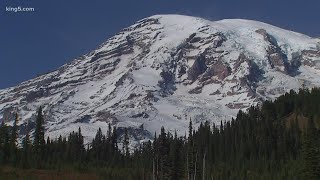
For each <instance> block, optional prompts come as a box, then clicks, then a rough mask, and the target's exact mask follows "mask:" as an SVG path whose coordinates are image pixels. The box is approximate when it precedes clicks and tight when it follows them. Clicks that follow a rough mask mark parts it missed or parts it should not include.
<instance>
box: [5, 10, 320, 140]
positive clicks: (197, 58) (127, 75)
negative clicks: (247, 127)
mask: <svg viewBox="0 0 320 180" xmlns="http://www.w3.org/2000/svg"><path fill="white" fill-rule="evenodd" d="M303 86H304V87H314V86H320V39H316V38H311V37H308V36H306V35H303V34H299V33H295V32H291V31H287V30H284V29H281V28H278V27H274V26H272V25H269V24H265V23H262V22H257V21H251V20H242V19H226V20H221V21H214V22H212V21H208V20H204V19H201V18H196V17H189V16H181V15H156V16H151V17H148V18H145V19H142V20H140V21H138V22H137V23H136V24H134V25H132V26H130V27H128V28H125V29H123V30H122V31H121V32H119V33H118V34H116V35H115V36H113V37H111V38H110V39H108V40H107V41H106V42H105V43H103V44H102V45H101V46H100V47H99V48H98V49H96V50H94V51H92V52H91V53H89V54H86V55H84V56H81V57H79V58H77V59H75V60H73V61H71V62H70V63H68V64H66V65H64V66H62V67H61V68H59V69H57V70H55V71H53V72H50V73H47V74H44V75H41V76H38V77H36V78H34V79H31V80H29V81H26V82H23V83H21V84H20V85H18V86H16V87H11V88H7V89H3V90H0V118H1V120H0V121H3V120H4V121H5V122H7V123H8V124H10V123H11V121H12V120H13V118H12V117H13V113H14V112H15V111H18V112H19V115H20V117H21V121H20V124H21V132H22V133H23V129H24V127H25V126H24V125H25V124H26V123H27V121H30V122H31V123H32V122H33V121H34V120H35V112H36V109H37V108H38V107H39V106H43V107H44V114H45V117H46V122H45V123H46V129H47V135H49V136H51V137H52V138H55V137H57V136H58V135H60V134H61V135H67V134H69V133H70V132H71V131H72V130H77V128H78V127H81V128H82V132H83V134H84V136H85V137H86V139H87V140H91V139H92V138H93V136H94V135H95V133H96V131H97V129H98V128H99V127H100V128H101V129H102V130H103V131H104V132H106V131H107V126H108V123H111V124H112V125H113V126H117V127H119V128H120V129H119V131H121V127H130V129H129V133H130V136H131V137H132V140H135V141H132V142H133V143H138V142H139V141H140V140H141V141H143V139H145V138H146V139H149V138H152V136H153V133H154V132H155V131H158V130H159V129H160V127H161V126H164V127H165V128H166V129H168V130H170V131H174V130H177V132H178V134H180V135H184V134H185V132H186V130H187V127H188V122H189V119H190V118H191V119H192V120H193V122H194V123H195V124H196V125H199V124H200V122H203V121H206V120H208V121H211V122H216V123H220V121H221V120H223V121H224V120H230V119H231V117H232V116H234V115H236V113H237V111H238V110H239V109H246V108H247V107H249V106H251V105H256V104H257V103H259V102H261V101H262V100H266V99H274V98H275V97H277V96H279V95H281V94H284V93H285V92H287V91H289V90H290V89H294V90H298V89H299V88H301V87H303Z"/></svg>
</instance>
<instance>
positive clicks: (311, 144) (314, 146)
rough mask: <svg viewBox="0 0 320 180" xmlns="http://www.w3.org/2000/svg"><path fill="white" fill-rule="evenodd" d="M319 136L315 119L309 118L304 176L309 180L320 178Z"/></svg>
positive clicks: (305, 142) (304, 147)
mask: <svg viewBox="0 0 320 180" xmlns="http://www.w3.org/2000/svg"><path fill="white" fill-rule="evenodd" d="M318 137H319V134H318V131H317V130H316V128H315V124H314V122H313V118H309V121H308V128H307V129H306V132H305V137H304V142H303V162H304V168H303V170H304V175H305V177H306V178H307V179H319V178H320V153H319V140H318Z"/></svg>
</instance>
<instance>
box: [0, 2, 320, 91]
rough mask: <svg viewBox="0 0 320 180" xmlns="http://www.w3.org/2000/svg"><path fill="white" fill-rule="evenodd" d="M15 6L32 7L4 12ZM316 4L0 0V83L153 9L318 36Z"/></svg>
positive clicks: (52, 63)
mask: <svg viewBox="0 0 320 180" xmlns="http://www.w3.org/2000/svg"><path fill="white" fill-rule="evenodd" d="M16 6H23V7H33V8H35V10H36V11H35V12H28V13H26V12H24V13H13V12H6V11H5V8H6V7H16ZM319 7H320V1H319V0H308V1H302V0H301V1H297V0H192V1H191V0H1V1H0V8H1V9H0V88H5V87H10V86H14V85H17V84H18V83H20V82H22V81H24V80H28V79H30V78H33V77H35V76H37V75H39V74H42V73H45V72H48V71H50V70H54V69H56V68H58V67H59V66H61V65H63V64H64V63H66V62H68V61H70V60H72V59H73V58H76V57H78V56H80V55H83V54H85V53H87V52H89V51H91V50H93V49H95V48H96V47H97V46H99V45H100V44H101V43H102V42H104V41H105V40H106V39H108V38H109V37H111V36H112V35H114V34H115V33H117V32H118V31H120V30H121V29H122V28H125V27H127V26H129V25H131V24H133V23H134V22H135V21H137V20H139V19H142V18H144V17H147V16H151V15H154V14H184V15H191V16H199V17H203V18H206V19H210V20H220V19H226V18H244V19H252V20H258V21H263V22H266V23H269V24H273V25H276V26H279V27H282V28H285V29H290V30H293V31H297V32H301V33H305V34H307V35H310V36H314V37H319V36H320V23H319V22H320V13H319Z"/></svg>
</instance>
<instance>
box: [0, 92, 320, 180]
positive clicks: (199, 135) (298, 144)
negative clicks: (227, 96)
mask: <svg viewBox="0 0 320 180" xmlns="http://www.w3.org/2000/svg"><path fill="white" fill-rule="evenodd" d="M319 115H320V90H319V89H312V90H310V91H309V90H305V89H302V90H300V91H299V92H298V93H296V92H294V91H290V92H289V93H286V94H285V95H283V96H281V97H279V98H278V99H277V100H275V101H274V102H271V101H266V102H264V103H263V104H262V105H261V106H260V107H250V108H249V109H248V111H247V112H242V111H239V113H238V114H237V117H236V118H235V119H232V120H231V121H228V122H222V121H221V122H220V123H219V124H209V123H208V122H205V123H203V124H200V126H199V127H198V128H197V129H194V127H193V125H192V121H191V120H190V125H189V132H188V136H185V137H178V136H177V135H176V133H175V132H167V131H166V130H165V129H164V128H161V131H160V133H159V135H156V134H155V136H154V137H155V138H154V141H152V142H151V141H149V142H146V143H144V144H142V145H141V146H139V147H137V148H135V149H134V150H133V151H131V153H130V152H129V151H130V150H129V135H128V131H127V130H125V133H124V135H123V137H122V138H119V137H118V136H119V134H117V133H116V132H117V131H116V129H115V128H113V129H112V128H111V126H109V130H108V131H107V132H106V134H104V133H103V132H102V131H101V129H99V130H98V132H97V134H96V136H95V138H94V139H93V141H92V142H91V143H90V144H89V145H87V146H86V147H85V145H84V143H83V136H82V134H81V129H80V128H79V129H78V130H77V131H76V132H72V133H70V135H69V136H68V137H67V138H64V137H61V136H60V137H59V138H58V139H55V140H50V139H49V138H48V139H47V140H44V128H43V123H44V119H43V116H42V109H41V108H39V110H38V115H37V119H36V128H35V131H34V134H33V137H34V140H33V142H31V140H30V135H29V133H28V132H27V135H26V136H25V138H24V139H23V142H22V146H21V147H18V146H17V144H18V143H17V137H18V127H17V124H18V122H17V121H18V116H16V120H15V121H14V124H13V126H12V127H7V126H6V125H5V124H4V123H2V125H1V128H0V163H1V165H2V166H14V167H18V168H39V169H56V170H61V169H62V170H65V169H73V170H76V171H88V170H93V171H94V172H96V173H97V174H99V175H100V176H101V177H102V178H103V179H153V180H162V179H173V180H179V179H186V180H196V179H197V180H200V179H203V180H204V179H221V180H222V179H223V180H224V179H272V180H273V179H320V163H319V162H320V131H319V125H320V116H319ZM119 139H122V140H121V141H122V142H121V144H122V147H121V148H119V147H118V143H119V142H118V140H119Z"/></svg>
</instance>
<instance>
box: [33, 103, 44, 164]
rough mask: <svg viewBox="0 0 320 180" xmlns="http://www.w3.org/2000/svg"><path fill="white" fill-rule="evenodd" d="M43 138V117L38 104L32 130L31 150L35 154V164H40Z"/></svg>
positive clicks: (42, 153) (42, 152)
mask: <svg viewBox="0 0 320 180" xmlns="http://www.w3.org/2000/svg"><path fill="white" fill-rule="evenodd" d="M44 149H45V140H44V118H43V114H42V107H41V106H40V107H39V109H38V112H37V118H36V128H35V131H34V141H33V152H34V155H35V163H36V166H42V164H41V162H42V161H41V158H42V156H43V155H44Z"/></svg>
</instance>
